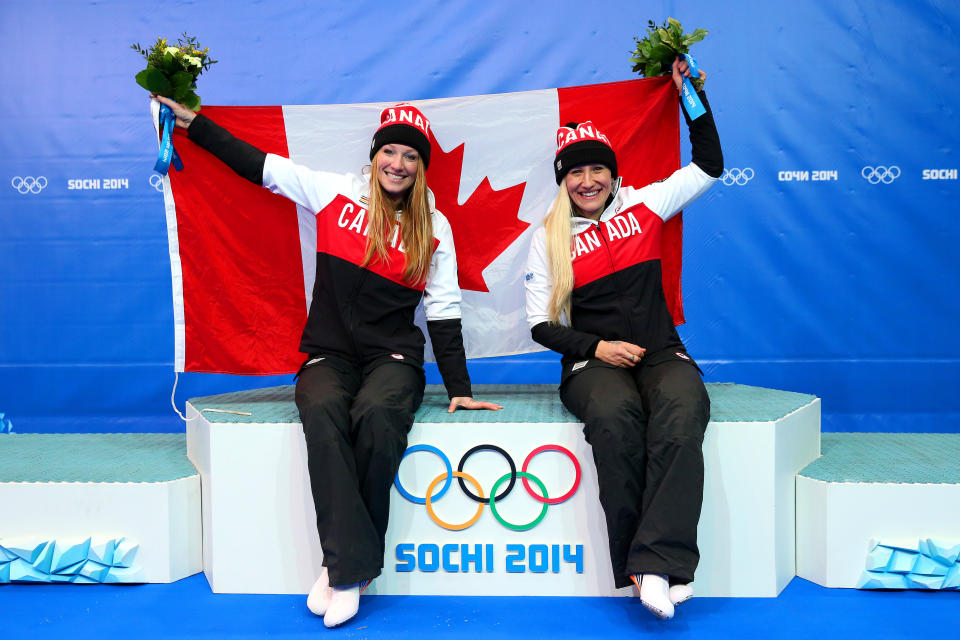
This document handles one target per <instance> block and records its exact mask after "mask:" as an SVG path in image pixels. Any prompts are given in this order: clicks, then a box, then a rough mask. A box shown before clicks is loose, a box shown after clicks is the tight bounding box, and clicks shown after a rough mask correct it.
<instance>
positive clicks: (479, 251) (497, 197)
mask: <svg viewBox="0 0 960 640" xmlns="http://www.w3.org/2000/svg"><path fill="white" fill-rule="evenodd" d="M430 145H431V150H430V168H429V169H427V183H428V184H429V185H430V189H431V190H432V191H433V195H434V198H435V199H436V205H437V210H439V211H440V213H442V214H443V215H444V216H445V217H446V218H447V220H448V221H449V222H450V228H451V229H452V231H453V242H454V244H455V245H456V248H457V270H458V272H459V277H460V288H461V289H469V290H470V291H489V290H490V289H489V288H488V287H487V284H486V282H484V280H483V270H484V269H485V268H486V267H487V265H489V264H490V263H491V262H493V261H494V260H496V259H497V256H499V255H500V254H501V253H503V252H504V250H505V249H506V248H507V247H509V246H510V244H511V243H512V242H513V241H514V240H516V239H517V238H518V237H519V236H520V234H521V233H523V232H524V230H525V229H526V228H527V227H529V226H530V224H529V223H528V222H523V221H522V220H520V219H518V218H517V213H518V212H519V211H520V201H521V200H522V199H523V190H524V188H525V187H526V186H527V183H526V182H522V183H520V184H517V185H514V186H512V187H507V188H506V189H499V190H497V189H494V188H492V187H491V186H490V179H489V178H488V177H486V176H484V178H483V181H482V182H481V183H480V185H479V186H478V187H477V188H476V189H475V190H474V192H473V193H472V194H470V197H469V198H467V201H466V202H464V203H463V204H460V203H459V202H458V195H459V193H460V176H461V173H462V171H463V149H464V144H463V143H461V144H460V146H458V147H456V148H455V149H453V150H452V151H450V152H449V153H447V152H445V151H444V150H443V149H442V148H441V147H440V143H439V142H437V139H436V138H435V137H434V135H433V131H431V132H430Z"/></svg>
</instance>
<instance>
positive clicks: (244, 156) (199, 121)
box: [187, 113, 267, 186]
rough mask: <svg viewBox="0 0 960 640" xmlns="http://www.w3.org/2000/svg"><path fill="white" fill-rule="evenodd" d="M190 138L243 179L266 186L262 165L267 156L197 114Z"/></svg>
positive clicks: (189, 131)
mask: <svg viewBox="0 0 960 640" xmlns="http://www.w3.org/2000/svg"><path fill="white" fill-rule="evenodd" d="M187 137H188V138H190V140H192V141H193V142H195V143H196V144H197V145H199V146H200V147H203V148H204V149H206V150H207V151H209V152H210V153H212V154H213V155H215V156H217V158H219V159H220V160H221V161H222V162H223V163H224V164H226V165H227V166H228V167H230V168H231V169H233V170H234V171H235V172H236V173H237V174H238V175H239V176H240V177H241V178H246V179H247V180H249V181H250V182H252V183H254V184H255V185H257V186H263V165H264V163H265V162H266V160H267V154H266V153H264V152H263V151H261V150H260V149H257V148H256V147H255V146H253V145H252V144H250V143H249V142H244V141H243V140H241V139H240V138H237V137H236V136H234V135H233V134H232V133H230V132H229V131H227V130H226V129H224V128H223V127H221V126H220V125H218V124H217V123H216V122H214V121H213V120H211V119H210V118H207V117H206V116H204V115H203V114H202V113H198V114H197V116H196V117H195V118H194V119H193V122H191V123H190V126H189V127H188V128H187Z"/></svg>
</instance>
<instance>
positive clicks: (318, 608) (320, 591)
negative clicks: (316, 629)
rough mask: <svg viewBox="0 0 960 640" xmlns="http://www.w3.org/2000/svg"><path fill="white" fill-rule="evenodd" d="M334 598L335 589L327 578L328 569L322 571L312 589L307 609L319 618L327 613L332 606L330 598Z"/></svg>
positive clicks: (324, 568) (308, 596) (308, 597)
mask: <svg viewBox="0 0 960 640" xmlns="http://www.w3.org/2000/svg"><path fill="white" fill-rule="evenodd" d="M332 596H333V589H332V588H331V587H330V579H329V577H328V576H327V568H326V567H323V568H322V569H320V577H319V578H317V581H316V582H314V583H313V586H312V587H310V594H309V595H307V608H308V609H310V611H312V612H313V613H315V614H316V615H318V616H322V615H323V614H325V613H326V612H327V607H329V606H330V598H331V597H332Z"/></svg>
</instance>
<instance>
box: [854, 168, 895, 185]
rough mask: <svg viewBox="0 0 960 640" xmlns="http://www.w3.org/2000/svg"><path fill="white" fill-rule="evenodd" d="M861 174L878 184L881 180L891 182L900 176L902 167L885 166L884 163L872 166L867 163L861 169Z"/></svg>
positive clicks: (865, 178) (872, 182) (870, 181)
mask: <svg viewBox="0 0 960 640" xmlns="http://www.w3.org/2000/svg"><path fill="white" fill-rule="evenodd" d="M860 175H861V176H863V179H864V180H866V181H867V182H869V183H870V184H877V183H879V182H882V183H883V184H890V183H891V182H893V181H894V180H896V179H897V178H899V177H900V167H898V166H897V165H893V166H891V167H884V166H883V165H877V166H876V167H871V166H869V165H867V166H866V167H864V168H863V169H861V170H860Z"/></svg>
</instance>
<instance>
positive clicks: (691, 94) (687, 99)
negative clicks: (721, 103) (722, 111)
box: [680, 53, 707, 120]
mask: <svg viewBox="0 0 960 640" xmlns="http://www.w3.org/2000/svg"><path fill="white" fill-rule="evenodd" d="M683 58H684V60H686V61H687V65H689V66H690V75H691V76H694V77H697V78H699V77H700V67H698V66H697V61H696V60H694V59H693V56H691V55H690V54H689V53H685V54H683ZM680 102H682V103H683V108H684V109H685V110H686V111H687V115H688V116H690V119H691V120H696V119H697V118H699V117H700V116H702V115H703V114H705V113H706V112H707V108H706V107H704V106H703V102H701V101H700V96H698V95H697V90H696V89H694V88H693V83H692V82H690V78H687V77H684V78H683V84H682V85H681V86H680Z"/></svg>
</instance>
